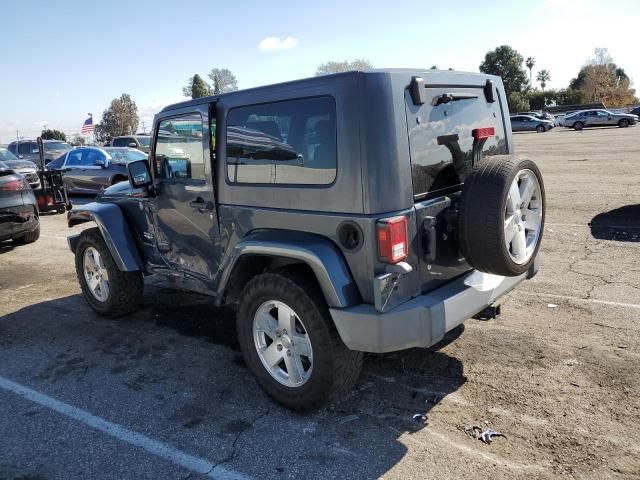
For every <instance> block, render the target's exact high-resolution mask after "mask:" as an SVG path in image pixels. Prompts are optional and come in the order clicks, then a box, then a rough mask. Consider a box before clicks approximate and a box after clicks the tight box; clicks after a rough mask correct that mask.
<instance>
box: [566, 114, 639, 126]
mask: <svg viewBox="0 0 640 480" xmlns="http://www.w3.org/2000/svg"><path fill="white" fill-rule="evenodd" d="M636 123H638V116H637V115H632V114H630V113H613V112H610V111H609V110H602V109H599V110H582V111H579V112H575V113H572V114H571V115H567V116H566V117H565V119H564V126H565V127H567V128H573V129H575V130H582V129H583V128H585V127H603V126H606V125H617V126H619V127H620V128H626V127H628V126H629V125H635V124H636Z"/></svg>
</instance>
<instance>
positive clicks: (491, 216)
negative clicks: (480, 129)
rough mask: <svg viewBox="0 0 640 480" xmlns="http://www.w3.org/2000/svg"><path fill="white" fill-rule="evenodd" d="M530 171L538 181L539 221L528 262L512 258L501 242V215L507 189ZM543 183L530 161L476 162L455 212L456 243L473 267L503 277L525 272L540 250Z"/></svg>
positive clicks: (498, 159) (497, 159)
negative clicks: (517, 261) (524, 171)
mask: <svg viewBox="0 0 640 480" xmlns="http://www.w3.org/2000/svg"><path fill="white" fill-rule="evenodd" d="M524 169H528V170H531V171H532V172H533V173H534V174H535V176H536V177H537V179H538V182H539V184H540V193H541V195H542V221H541V224H540V235H539V237H538V243H537V245H536V246H535V248H534V251H533V254H532V255H531V257H530V258H529V259H528V261H527V262H525V263H522V264H518V263H516V262H514V261H513V259H512V258H511V255H510V254H509V251H508V249H507V245H506V244H505V241H504V215H505V208H506V202H507V197H508V193H509V188H510V187H511V183H512V182H513V180H514V178H515V177H516V175H517V174H518V172H520V171H521V170H524ZM545 206H546V204H545V198H544V184H543V183H542V175H541V174H540V170H539V169H538V166H537V165H536V164H535V163H534V162H532V161H531V160H521V159H518V158H516V157H512V156H496V157H491V158H489V159H486V160H483V161H482V162H481V163H480V164H479V165H476V166H475V167H474V169H473V171H472V173H471V175H470V176H469V177H468V178H467V179H466V181H465V183H464V186H463V188H462V196H461V199H460V203H459V213H458V244H459V247H460V251H461V253H462V255H463V256H464V257H465V258H466V260H467V262H468V263H469V265H471V266H472V267H473V268H475V269H476V270H479V271H481V272H486V273H492V274H495V275H502V276H506V277H515V276H518V275H521V274H523V273H524V272H526V271H527V270H528V269H529V268H530V266H531V264H532V263H533V261H534V260H535V257H536V255H537V253H538V250H539V249H540V243H541V242H542V235H543V233H544V218H545Z"/></svg>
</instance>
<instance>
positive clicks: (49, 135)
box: [40, 128, 67, 142]
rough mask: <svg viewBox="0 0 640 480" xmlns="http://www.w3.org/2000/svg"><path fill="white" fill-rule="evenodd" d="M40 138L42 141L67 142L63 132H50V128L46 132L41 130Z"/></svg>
mask: <svg viewBox="0 0 640 480" xmlns="http://www.w3.org/2000/svg"><path fill="white" fill-rule="evenodd" d="M40 136H41V137H42V139H43V140H62V141H63V142H66V141H67V136H66V135H65V134H64V133H63V132H61V131H60V130H51V129H50V128H48V129H46V130H45V129H43V130H42V133H41V134H40Z"/></svg>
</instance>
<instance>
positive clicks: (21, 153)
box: [7, 140, 72, 165]
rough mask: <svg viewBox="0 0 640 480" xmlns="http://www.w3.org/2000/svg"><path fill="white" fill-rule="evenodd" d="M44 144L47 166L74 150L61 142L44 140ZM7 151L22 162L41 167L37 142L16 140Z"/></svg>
mask: <svg viewBox="0 0 640 480" xmlns="http://www.w3.org/2000/svg"><path fill="white" fill-rule="evenodd" d="M42 144H43V146H44V162H45V164H48V163H49V162H51V161H53V160H55V159H57V158H59V157H60V156H62V155H63V154H64V153H65V152H68V151H69V150H71V148H72V147H71V145H69V144H68V143H67V142H63V141H61V140H43V141H42ZM7 149H8V150H9V151H10V152H11V153H13V154H14V155H15V156H16V157H18V158H19V159H21V160H29V161H31V162H33V163H35V164H36V165H40V153H39V152H38V143H37V142H36V141H35V140H16V141H15V142H11V143H10V144H9V146H8V147H7Z"/></svg>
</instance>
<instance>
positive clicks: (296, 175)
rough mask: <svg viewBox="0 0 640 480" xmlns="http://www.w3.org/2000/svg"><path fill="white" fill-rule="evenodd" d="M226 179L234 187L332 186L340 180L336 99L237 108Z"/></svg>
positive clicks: (231, 117)
mask: <svg viewBox="0 0 640 480" xmlns="http://www.w3.org/2000/svg"><path fill="white" fill-rule="evenodd" d="M226 134H227V152H226V153H227V159H226V161H227V176H228V178H229V180H230V181H231V182H234V183H263V184H264V183H267V184H288V185H328V184H330V183H332V182H333V181H334V180H335V178H336V164H337V160H336V157H337V155H336V107H335V102H334V101H333V98H331V97H316V98H306V99H300V100H287V101H284V102H276V103H265V104H261V105H252V106H249V107H240V108H234V109H232V110H231V111H230V112H229V114H228V116H227V132H226Z"/></svg>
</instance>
